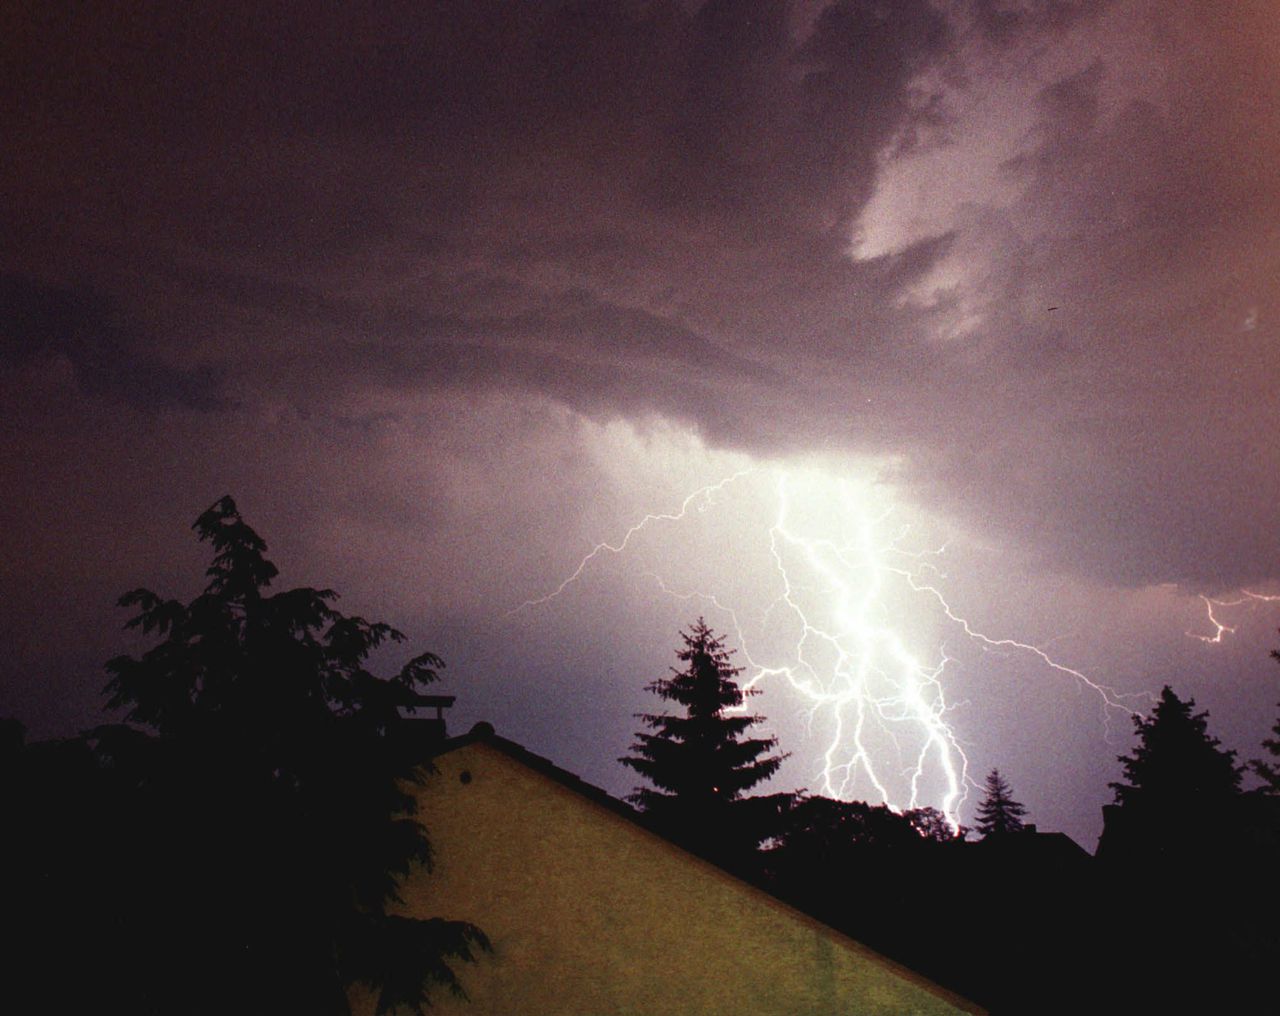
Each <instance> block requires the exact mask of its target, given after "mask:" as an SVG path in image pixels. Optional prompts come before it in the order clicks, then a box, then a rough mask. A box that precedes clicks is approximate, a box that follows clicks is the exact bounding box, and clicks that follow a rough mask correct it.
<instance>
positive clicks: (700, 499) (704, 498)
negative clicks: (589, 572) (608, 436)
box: [503, 469, 755, 617]
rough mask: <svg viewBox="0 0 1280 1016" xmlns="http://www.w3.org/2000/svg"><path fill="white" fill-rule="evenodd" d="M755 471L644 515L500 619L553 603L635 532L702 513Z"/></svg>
mask: <svg viewBox="0 0 1280 1016" xmlns="http://www.w3.org/2000/svg"><path fill="white" fill-rule="evenodd" d="M754 471H755V470H754V469H740V470H738V472H736V473H734V474H733V475H732V476H726V477H725V478H724V479H723V480H718V481H717V482H715V483H709V484H707V485H706V486H705V487H699V488H698V489H697V490H695V491H694V492H693V493H692V494H690V495H688V496H687V497H686V498H685V499H684V501H682V502H681V504H680V507H679V508H677V509H676V510H675V511H671V512H664V513H662V514H660V515H654V514H650V515H646V516H645V517H644V518H642V519H641V520H640V521H639V522H637V523H636V524H635V525H633V526H632V527H631V528H630V529H628V530H627V531H626V533H624V534H623V536H622V539H621V540H619V541H618V542H617V544H612V543H597V544H596V545H595V546H594V547H592V548H591V550H590V551H589V552H588V553H587V555H586V557H584V558H583V559H582V560H581V561H579V562H578V567H577V568H575V569H574V570H573V573H572V574H571V575H570V576H569V577H568V578H567V579H565V580H564V581H563V582H561V583H560V585H558V586H556V588H555V589H553V590H552V591H551V592H549V593H547V594H546V595H545V596H539V597H537V598H536V599H532V600H525V601H524V602H523V603H521V604H519V605H518V606H516V607H512V608H511V609H510V610H508V611H507V612H506V613H505V614H504V615H503V617H510V616H512V615H513V614H518V613H519V612H520V611H522V610H527V609H528V608H530V607H537V606H540V605H542V604H544V603H547V602H549V601H551V600H554V599H555V598H556V597H557V596H559V595H560V594H561V593H563V592H564V591H565V590H566V589H568V588H569V587H570V586H571V585H573V583H575V582H576V581H578V579H579V578H581V577H582V573H583V572H584V571H585V570H586V568H587V565H589V564H590V563H591V562H592V561H594V560H595V559H596V558H597V557H599V556H600V555H601V554H621V553H622V552H623V551H624V550H626V549H627V545H628V544H629V543H630V542H631V538H632V537H633V536H635V535H637V534H638V533H640V532H642V531H643V530H644V529H645V528H646V527H647V526H649V525H650V524H652V523H654V522H679V521H680V520H681V519H683V518H684V517H685V516H687V515H688V514H689V511H690V509H691V508H693V506H694V505H698V508H697V510H698V511H705V510H706V509H707V508H709V507H710V506H711V504H712V503H713V502H712V495H713V494H716V493H718V492H720V491H721V490H723V489H724V488H725V487H727V486H729V484H731V483H733V482H734V481H736V480H740V479H742V478H743V477H744V476H747V475H749V474H750V473H752V472H754Z"/></svg>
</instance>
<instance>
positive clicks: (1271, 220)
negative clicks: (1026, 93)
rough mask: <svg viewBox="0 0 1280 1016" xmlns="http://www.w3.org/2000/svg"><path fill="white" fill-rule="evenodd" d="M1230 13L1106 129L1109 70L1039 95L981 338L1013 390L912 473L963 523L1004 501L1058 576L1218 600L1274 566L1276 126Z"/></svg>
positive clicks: (1266, 89) (1186, 32)
mask: <svg viewBox="0 0 1280 1016" xmlns="http://www.w3.org/2000/svg"><path fill="white" fill-rule="evenodd" d="M1237 13H1238V15H1239V18H1240V23H1239V24H1237V23H1235V22H1234V20H1233V22H1232V23H1231V24H1230V25H1227V24H1224V23H1223V22H1221V21H1218V19H1216V18H1213V17H1209V18H1208V19H1207V20H1205V19H1193V18H1190V17H1185V18H1184V17H1173V18H1171V20H1170V23H1168V24H1166V25H1164V26H1163V28H1164V31H1165V32H1167V33H1169V34H1168V36H1166V40H1167V39H1168V38H1173V39H1176V40H1177V41H1178V43H1179V44H1178V45H1177V46H1174V47H1172V49H1171V56H1170V59H1169V60H1168V63H1167V65H1166V67H1165V74H1166V87H1165V89H1164V91H1163V94H1160V95H1157V96H1154V97H1152V98H1142V99H1135V100H1128V101H1122V103H1121V105H1120V107H1119V108H1118V109H1117V110H1115V111H1114V112H1113V113H1112V114H1111V115H1109V116H1107V117H1105V118H1104V117H1103V116H1102V114H1101V101H1102V100H1101V96H1102V93H1103V90H1104V86H1105V84H1106V79H1107V76H1108V73H1114V72H1115V71H1116V70H1118V68H1110V69H1109V68H1107V67H1106V66H1104V64H1103V63H1102V62H1101V61H1097V60H1095V61H1094V62H1092V63H1091V64H1089V65H1087V66H1086V67H1085V68H1084V69H1083V70H1080V71H1078V72H1075V73H1072V74H1070V75H1068V76H1067V77H1064V78H1062V79H1061V80H1059V81H1056V82H1054V83H1051V84H1049V85H1048V86H1046V87H1045V88H1044V89H1043V90H1042V91H1041V93H1040V95H1039V98H1038V108H1039V120H1038V123H1037V126H1036V130H1035V137H1036V145H1035V147H1034V148H1033V149H1031V150H1030V151H1029V152H1028V153H1026V154H1025V155H1023V156H1021V157H1019V158H1018V159H1016V160H1013V161H1012V162H1011V163H1009V165H1008V170H1009V172H1011V173H1013V174H1015V175H1016V176H1017V177H1018V178H1019V179H1021V180H1023V181H1025V184H1026V190H1025V192H1024V196H1023V198H1022V200H1021V202H1020V205H1019V206H1018V207H1017V208H1016V209H1014V210H1013V212H1012V213H1011V214H1010V216H1006V217H1005V221H1006V222H1007V221H1009V219H1010V217H1011V218H1012V220H1013V225H1012V228H1011V229H1010V233H1009V235H1010V237H1011V238H1012V239H1013V241H1014V242H1010V243H1006V244H1005V245H1003V247H1002V248H1001V249H999V250H998V252H997V253H996V254H995V255H994V262H995V266H996V267H995V269H994V270H993V271H992V272H991V273H990V274H989V276H988V279H989V280H990V281H991V282H993V283H995V285H996V286H997V287H998V288H997V289H996V290H995V292H994V293H993V295H994V296H995V299H996V301H997V302H996V303H995V304H993V305H992V306H990V307H989V308H988V330H987V336H988V340H989V341H993V342H994V343H995V348H996V349H997V350H998V351H999V352H998V357H999V364H1000V380H999V381H998V382H997V384H999V385H1000V386H1001V387H1004V388H1006V389H1007V390H1009V391H1010V393H1011V394H1012V393H1013V392H1018V393H1020V394H1019V395H1013V396H1012V398H1011V399H1009V400H1003V399H1002V400H999V401H1002V402H1005V403H1006V405H1008V406H1009V409H1008V410H1007V418H1006V420H1005V421H1004V424H1003V425H998V426H997V427H996V428H995V439H994V440H985V441H976V440H975V441H970V442H969V447H968V448H967V449H966V450H965V454H964V455H963V457H960V456H955V455H943V456H941V457H938V456H936V455H935V454H933V453H935V452H937V451H940V450H941V449H939V448H936V447H935V448H933V449H930V448H928V447H926V448H925V449H924V450H923V452H924V455H923V458H922V459H921V461H920V462H919V463H918V465H920V466H921V467H922V468H921V474H922V475H925V476H928V477H929V481H928V482H936V481H938V480H941V482H942V485H943V486H944V487H945V489H946V493H945V494H940V495H939V496H940V497H944V498H954V497H955V496H956V495H957V494H959V495H960V496H962V497H967V498H970V499H971V500H972V503H973V505H974V507H973V509H972V510H973V512H974V513H975V514H978V513H981V512H983V509H982V508H981V507H980V506H981V505H990V504H992V503H993V502H992V499H991V497H990V493H989V492H990V491H991V490H1000V489H1003V490H1008V491H1012V492H1013V493H1014V495H1015V496H1013V497H1011V498H1009V499H1007V500H1005V501H1003V502H1002V503H1000V505H999V507H997V508H995V510H991V509H987V510H986V512H985V514H986V515H987V518H988V520H989V521H995V522H996V525H995V528H998V529H1000V530H1002V531H1003V532H1004V533H1005V535H1007V536H1009V537H1011V538H1013V539H1015V540H1021V542H1024V543H1028V544H1030V545H1031V546H1035V547H1037V548H1038V550H1037V553H1039V554H1040V555H1042V556H1043V557H1045V558H1047V559H1048V560H1050V561H1051V562H1052V564H1053V565H1054V566H1056V567H1060V568H1068V569H1071V568H1074V569H1079V570H1083V571H1085V572H1089V573H1094V574H1099V575H1101V576H1103V577H1105V578H1107V579H1108V580H1112V581H1118V582H1121V583H1126V584H1144V583H1154V582H1160V581H1177V582H1182V583H1185V584H1186V585H1187V586H1189V587H1190V588H1192V589H1197V588H1199V589H1211V590H1214V589H1223V588H1230V587H1233V586H1237V585H1239V584H1240V583H1249V582H1260V581H1265V580H1268V579H1272V578H1274V577H1275V576H1276V575H1277V574H1280V547H1277V546H1276V544H1275V541H1274V539H1273V538H1272V536H1271V534H1274V532H1275V531H1276V530H1277V527H1278V526H1280V507H1278V506H1280V462H1278V461H1277V459H1276V453H1275V447H1274V444H1273V443H1270V442H1268V440H1267V439H1266V437H1265V435H1267V434H1273V433H1275V432H1276V430H1277V428H1278V427H1280V402H1278V401H1277V400H1276V399H1275V397H1274V393H1273V385H1274V379H1275V377H1276V376H1277V372H1278V369H1280V361H1278V359H1277V345H1276V338H1275V336H1276V332H1275V324H1274V322H1275V313H1276V310H1277V307H1276V301H1275V298H1274V295H1273V286H1272V285H1271V284H1270V282H1269V280H1270V279H1272V278H1273V277H1274V268H1275V264H1276V258H1277V254H1278V253H1280V245H1278V243H1277V238H1278V237H1280V228H1278V227H1280V201H1278V200H1277V195H1280V176H1278V175H1277V173H1276V170H1275V168H1274V167H1275V162H1274V160H1273V158H1271V156H1274V155H1280V151H1277V150H1276V142H1275V139H1276V137H1277V129H1276V128H1277V127H1278V126H1280V124H1277V121H1276V112H1275V110H1276V108H1277V107H1276V106H1275V105H1274V104H1270V103H1268V102H1266V101H1265V97H1267V96H1271V97H1276V84H1275V82H1274V80H1271V79H1267V80H1262V79H1261V78H1260V76H1259V68H1260V66H1261V65H1262V60H1261V56H1260V53H1259V52H1258V51H1259V50H1266V49H1268V48H1270V49H1272V50H1273V49H1274V36H1275V33H1274V31H1270V32H1268V30H1266V29H1264V28H1263V27H1262V26H1261V25H1258V26H1257V32H1256V34H1253V35H1250V34H1249V33H1248V32H1247V31H1246V28H1245V26H1246V24H1247V22H1248V14H1249V13H1250V12H1248V11H1246V10H1244V9H1241V11H1239V12H1237ZM1254 13H1255V14H1256V13H1258V12H1254ZM1272 77H1273V76H1272ZM1206 93H1208V94H1209V95H1214V94H1216V95H1218V96H1219V98H1220V99H1221V101H1220V102H1218V103H1215V102H1212V101H1206V99H1205V95H1206ZM1264 153H1266V154H1264ZM997 218H998V217H997ZM1028 235H1032V236H1035V237H1036V239H1035V240H1034V241H1033V242H1024V243H1022V244H1021V245H1019V244H1018V243H1017V242H1016V241H1017V239H1018V238H1020V237H1026V236H1028ZM1050 306H1054V307H1055V308H1056V309H1055V310H1054V311H1052V312H1050V311H1049V310H1048V307H1050ZM1261 322H1265V325H1261V324H1260V323H1261ZM998 404H999V403H997V405H998ZM997 411H999V410H997ZM984 412H985V413H988V414H989V413H990V412H991V408H988V409H986V410H984ZM952 415H953V418H956V415H957V414H952ZM964 415H965V414H963V411H962V413H961V414H959V419H960V420H964ZM980 427H981V425H980V424H979V423H978V422H977V421H973V420H969V421H966V422H964V423H963V424H962V431H961V432H962V433H964V432H966V431H967V432H969V433H970V434H973V433H975V432H980ZM1018 534H1023V535H1022V536H1021V537H1019V535H1018Z"/></svg>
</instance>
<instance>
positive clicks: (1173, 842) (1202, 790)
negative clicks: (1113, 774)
mask: <svg viewBox="0 0 1280 1016" xmlns="http://www.w3.org/2000/svg"><path fill="white" fill-rule="evenodd" d="M1194 708H1195V701H1194V700H1193V699H1188V700H1187V701H1185V702H1184V701H1182V700H1181V699H1180V698H1178V696H1177V695H1175V694H1174V693H1173V690H1172V689H1171V688H1169V686H1168V685H1165V687H1164V690H1163V691H1162V692H1161V693H1160V699H1159V701H1158V702H1157V703H1156V706H1155V709H1153V710H1152V712H1151V715H1150V716H1146V717H1143V716H1135V717H1134V721H1133V723H1134V729H1135V731H1136V732H1137V735H1138V745H1137V747H1136V748H1134V750H1133V753H1132V754H1130V755H1122V756H1121V757H1120V763H1121V765H1122V766H1123V767H1124V775H1125V782H1118V783H1112V784H1111V785H1110V786H1111V789H1112V790H1114V791H1115V795H1116V805H1117V807H1116V808H1115V809H1113V810H1112V811H1111V813H1110V814H1109V816H1108V828H1107V831H1106V835H1105V836H1104V844H1103V847H1104V848H1105V849H1103V853H1104V854H1106V853H1111V854H1114V855H1119V854H1127V855H1135V854H1136V855H1145V856H1146V857H1147V859H1148V860H1149V859H1152V858H1153V857H1154V856H1156V855H1164V856H1173V855H1177V854H1181V853H1184V852H1186V851H1188V850H1192V849H1199V848H1200V847H1201V846H1202V845H1203V841H1205V840H1207V839H1208V840H1213V839H1219V838H1220V837H1221V835H1222V833H1223V827H1224V825H1225V824H1228V823H1229V822H1230V821H1231V820H1232V817H1233V816H1234V814H1235V812H1236V805H1237V804H1238V800H1239V796H1240V773H1241V769H1240V767H1239V766H1238V765H1236V761H1235V752H1234V751H1228V750H1226V749H1224V748H1222V747H1221V744H1220V742H1219V741H1218V739H1217V738H1216V737H1213V736H1211V735H1210V734H1209V732H1208V713H1195V712H1193V710H1194Z"/></svg>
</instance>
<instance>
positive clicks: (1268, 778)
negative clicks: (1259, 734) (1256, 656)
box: [1249, 649, 1280, 797]
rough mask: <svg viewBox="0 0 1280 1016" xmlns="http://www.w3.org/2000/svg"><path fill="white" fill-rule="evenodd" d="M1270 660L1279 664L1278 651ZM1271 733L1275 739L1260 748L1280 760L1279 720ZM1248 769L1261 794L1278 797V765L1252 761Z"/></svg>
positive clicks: (1279, 779)
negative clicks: (1253, 776)
mask: <svg viewBox="0 0 1280 1016" xmlns="http://www.w3.org/2000/svg"><path fill="white" fill-rule="evenodd" d="M1271 658H1272V659H1273V660H1275V661H1276V662H1277V663H1280V649H1273V650H1271ZM1271 732H1272V733H1273V734H1275V737H1269V738H1267V739H1266V740H1265V741H1263V742H1262V747H1264V748H1266V749H1267V754H1269V755H1270V756H1271V757H1272V758H1273V759H1280V719H1277V720H1276V722H1275V723H1273V724H1272V725H1271ZM1249 768H1250V769H1252V770H1253V771H1254V772H1255V773H1256V774H1257V775H1258V776H1259V777H1261V779H1262V791H1263V793H1265V794H1269V795H1271V796H1273V797H1280V763H1277V762H1268V761H1266V760H1265V759H1254V760H1253V761H1252V762H1250V763H1249Z"/></svg>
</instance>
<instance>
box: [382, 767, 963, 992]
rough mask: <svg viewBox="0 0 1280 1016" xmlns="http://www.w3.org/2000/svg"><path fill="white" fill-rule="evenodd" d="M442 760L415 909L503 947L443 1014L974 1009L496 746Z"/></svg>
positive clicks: (478, 967)
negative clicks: (431, 856) (430, 855)
mask: <svg viewBox="0 0 1280 1016" xmlns="http://www.w3.org/2000/svg"><path fill="white" fill-rule="evenodd" d="M436 764H437V767H438V768H439V774H438V775H437V776H434V777H431V778H430V779H429V782H428V784H427V787H426V788H424V790H423V792H422V794H421V804H422V812H421V817H422V819H423V821H424V823H425V824H426V826H427V829H428V831H429V835H430V838H431V843H432V847H433V850H434V853H435V870H434V872H433V873H432V874H430V875H427V874H425V873H423V872H417V873H415V874H414V875H413V876H412V877H411V878H410V879H409V881H408V882H407V884H406V886H405V888H404V893H403V895H404V898H405V907H406V911H407V912H408V913H412V914H414V915H415V916H420V917H431V916H439V917H446V918H457V919H465V920H469V921H471V922H473V923H474V924H476V925H478V926H479V927H481V928H482V929H483V930H484V931H485V933H486V934H487V935H488V936H489V937H490V939H491V940H492V942H493V945H494V952H493V953H492V954H491V955H482V956H481V957H480V959H479V960H478V962H476V963H474V964H464V965H462V966H461V970H460V974H461V979H462V981H463V983H464V985H465V987H466V991H467V993H468V995H469V996H470V998H471V1003H470V1004H469V1005H468V1004H466V1003H461V1002H459V1001H457V1000H455V999H453V998H451V997H449V996H447V995H444V994H441V993H439V992H437V993H436V994H435V995H433V1002H434V1003H435V1004H434V1006H433V1010H432V1011H433V1012H439V1013H445V1014H452V1013H473V1014H474V1013H493V1014H510V1016H531V1014H553V1013H583V1014H587V1013H590V1014H605V1013H617V1014H622V1013H652V1014H659V1013H661V1014H667V1013H734V1014H755V1013H759V1014H764V1013H778V1014H783V1013H785V1014H788V1016H804V1014H815V1016H817V1014H822V1016H832V1014H837V1013H868V1014H871V1013H885V1014H889V1013H894V1014H901V1013H922V1014H923V1013H929V1014H933V1013H954V1012H962V1011H972V1010H968V1009H965V1008H960V1005H961V1004H963V1003H959V1002H958V1000H948V998H947V997H945V996H943V995H942V994H941V993H940V992H937V990H936V989H934V990H933V991H931V990H929V989H928V988H926V987H924V986H923V985H924V984H925V982H923V981H922V980H921V979H918V978H915V975H912V974H908V973H906V972H905V971H902V970H901V969H900V968H897V967H894V966H892V965H891V964H889V963H888V961H886V960H883V959H881V958H880V957H878V956H876V955H875V954H873V953H871V952H870V951H869V950H866V949H864V948H863V947H861V946H859V945H857V944H856V943H854V942H851V941H850V940H848V939H845V938H843V937H841V936H839V935H837V934H836V933H835V932H833V931H831V930H830V929H827V928H825V927H824V926H822V925H820V924H817V923H816V922H813V921H811V920H809V919H808V918H806V917H804V916H803V915H801V914H799V913H797V912H796V911H793V910H791V909H790V908H787V907H786V906H784V905H783V904H780V903H778V902H777V901H774V900H773V899H772V898H771V897H769V896H767V895H766V894H764V893H762V892H760V891H759V890H756V889H754V888H753V887H750V886H747V885H745V884H744V883H741V882H739V881H737V880H736V879H733V878H732V877H730V876H728V875H727V874H725V873H723V872H721V871H720V870H719V869H717V868H715V867H714V866H712V865H710V864H707V863H705V862H703V861H701V860H699V859H697V858H694V857H692V856H691V855H689V854H687V853H685V852H683V851H681V850H680V849H679V848H677V847H675V846H673V845H672V844H670V843H668V842H666V841H665V840H663V839H661V838H660V837H657V836H655V835H653V834H651V833H649V832H647V831H646V830H644V829H642V828H639V827H638V826H636V825H635V824H634V823H632V822H629V821H628V820H626V819H625V818H623V817H622V816H619V815H616V814H614V813H612V812H611V811H609V810H608V809H607V808H605V807H603V806H600V805H597V804H596V803H594V802H592V801H590V800H587V799H585V798H584V797H582V796H581V795H579V794H577V793H575V792H573V791H572V790H570V789H568V788H566V787H564V786H562V785H561V784H559V783H558V782H556V781H555V780H554V779H552V778H550V777H548V776H546V775H544V774H542V773H539V772H536V771H534V770H532V769H530V768H528V767H526V766H524V765H523V764H521V763H520V762H518V761H516V760H515V759H512V758H511V757H509V756H508V755H506V754H505V753H503V752H502V751H500V750H499V749H497V748H494V747H493V746H490V745H486V744H484V743H482V742H477V743H472V744H468V745H464V746H463V747H460V748H458V749H455V750H454V751H451V752H449V753H448V754H446V755H444V756H441V757H440V758H438V759H437V760H436ZM464 770H465V771H466V772H469V773H470V775H471V779H470V781H469V782H467V783H463V782H462V780H461V774H462V773H463V771H464Z"/></svg>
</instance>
